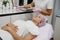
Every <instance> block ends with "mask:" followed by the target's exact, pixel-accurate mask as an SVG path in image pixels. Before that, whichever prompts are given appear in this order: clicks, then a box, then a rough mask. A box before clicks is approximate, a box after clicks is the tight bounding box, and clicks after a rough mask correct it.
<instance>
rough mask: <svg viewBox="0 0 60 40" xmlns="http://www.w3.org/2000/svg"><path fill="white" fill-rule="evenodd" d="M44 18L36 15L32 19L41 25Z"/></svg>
mask: <svg viewBox="0 0 60 40" xmlns="http://www.w3.org/2000/svg"><path fill="white" fill-rule="evenodd" d="M42 19H43V16H42V15H41V14H38V15H35V16H33V18H32V21H34V22H35V23H37V24H40V23H41V22H42Z"/></svg>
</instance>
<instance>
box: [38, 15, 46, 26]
mask: <svg viewBox="0 0 60 40" xmlns="http://www.w3.org/2000/svg"><path fill="white" fill-rule="evenodd" d="M39 15H40V16H41V18H40V19H41V23H40V24H39V25H38V27H42V26H44V25H45V24H46V21H45V17H44V16H43V15H42V14H39Z"/></svg>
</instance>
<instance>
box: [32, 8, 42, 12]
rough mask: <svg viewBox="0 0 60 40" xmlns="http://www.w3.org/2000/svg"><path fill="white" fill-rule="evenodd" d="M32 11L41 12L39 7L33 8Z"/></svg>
mask: <svg viewBox="0 0 60 40" xmlns="http://www.w3.org/2000/svg"><path fill="white" fill-rule="evenodd" d="M33 12H41V8H33Z"/></svg>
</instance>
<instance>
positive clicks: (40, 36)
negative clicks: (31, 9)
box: [3, 15, 53, 40]
mask: <svg viewBox="0 0 60 40" xmlns="http://www.w3.org/2000/svg"><path fill="white" fill-rule="evenodd" d="M36 19H37V20H36ZM42 22H44V20H43V19H42V18H41V16H40V15H37V16H34V17H33V18H32V21H26V22H24V21H16V22H15V23H14V24H8V25H6V26H4V27H3V30H6V31H8V32H9V33H10V34H11V35H12V37H13V38H14V40H50V38H51V37H52V34H53V29H52V26H51V25H50V24H48V23H46V22H44V25H40V24H41V23H42ZM16 26H18V27H20V31H19V32H20V33H22V34H21V36H24V35H25V37H21V36H19V35H18V34H17V33H16V30H17V27H16Z"/></svg>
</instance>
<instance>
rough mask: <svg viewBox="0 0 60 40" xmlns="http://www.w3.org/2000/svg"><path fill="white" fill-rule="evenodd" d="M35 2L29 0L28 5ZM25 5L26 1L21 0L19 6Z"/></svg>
mask: <svg viewBox="0 0 60 40" xmlns="http://www.w3.org/2000/svg"><path fill="white" fill-rule="evenodd" d="M32 1H33V0H27V4H30V3H31V2H32ZM23 4H24V0H19V5H20V6H22V5H23Z"/></svg>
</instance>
